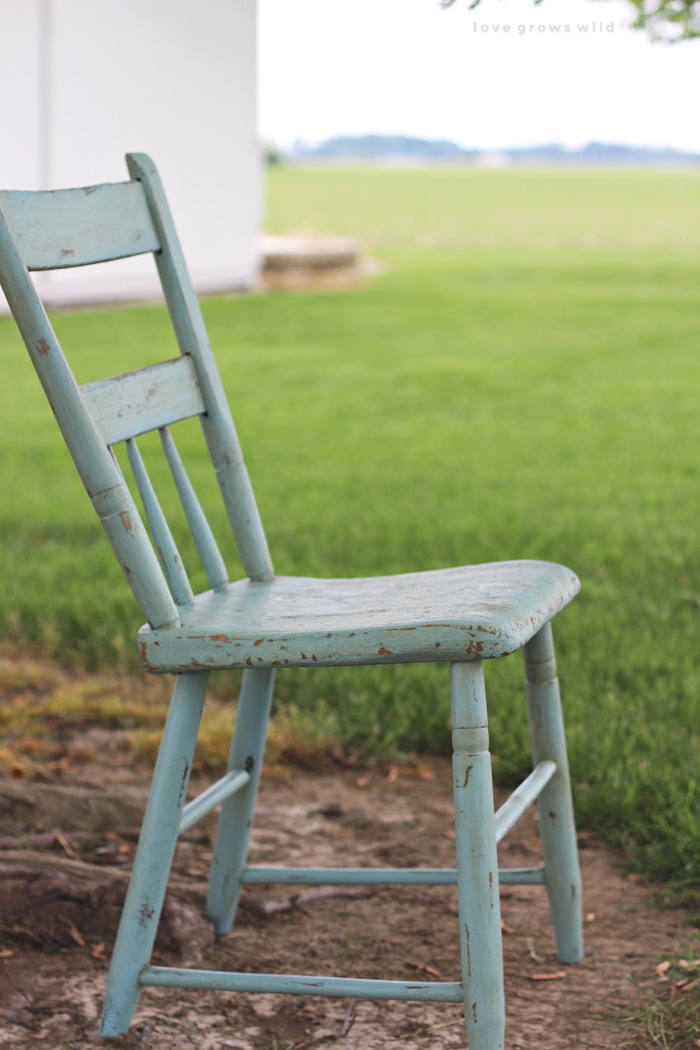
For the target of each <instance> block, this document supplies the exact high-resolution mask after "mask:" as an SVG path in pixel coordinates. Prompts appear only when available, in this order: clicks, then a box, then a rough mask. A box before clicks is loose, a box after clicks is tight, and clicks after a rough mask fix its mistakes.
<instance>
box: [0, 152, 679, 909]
mask: <svg viewBox="0 0 700 1050" xmlns="http://www.w3.org/2000/svg"><path fill="white" fill-rule="evenodd" d="M266 226H267V229H269V230H270V231H271V232H273V231H274V232H291V231H307V232H316V233H333V234H350V235H355V236H358V237H359V238H360V239H361V241H362V242H363V245H364V247H365V250H366V251H367V252H368V253H369V254H371V255H373V256H374V257H375V258H377V259H379V261H380V262H382V263H383V266H384V272H382V273H380V274H379V275H377V276H375V277H373V278H371V279H369V280H368V281H367V283H366V284H365V285H364V286H363V287H362V288H360V289H359V290H354V291H336V292H325V293H322V294H321V293H310V292H294V293H291V292H289V293H276V294H271V295H265V296H250V297H239V298H231V299H226V298H213V299H209V300H206V301H205V302H204V304H203V309H204V314H205V319H206V321H207V324H208V327H209V331H210V335H211V339H212V343H213V345H214V348H215V351H216V353H217V356H218V360H219V363H220V367H221V371H222V376H223V380H224V384H225V386H226V389H227V391H228V393H229V396H230V400H231V403H232V407H233V410H234V416H235V418H236V422H237V426H238V430H239V434H240V437H241V441H242V444H243V448H244V451H245V453H246V457H247V462H248V467H249V471H250V474H251V476H252V479H253V483H254V485H255V489H256V493H257V497H258V502H259V505H260V508H261V512H262V515H263V520H264V521H265V523H266V529H267V534H268V539H269V542H270V546H271V549H272V552H273V558H274V561H275V567H276V570H277V571H278V572H280V573H294V574H321V575H373V574H378V573H390V572H403V571H416V570H421V569H429V568H440V567H443V566H449V565H458V564H464V563H468V562H484V561H496V560H499V559H503V558H543V559H547V560H553V561H560V562H563V563H564V564H567V565H569V566H570V567H571V568H573V569H574V570H575V571H576V572H577V573H578V574H579V576H580V578H581V580H582V592H581V595H580V596H579V597H578V598H577V599H576V600H575V602H574V603H573V604H572V605H571V606H570V607H569V608H568V609H566V610H565V611H564V612H563V613H562V614H561V615H560V616H559V617H558V619H557V621H556V624H555V636H556V639H557V644H558V655H559V666H560V676H561V680H562V688H563V695H564V703H565V714H566V719H567V723H568V731H569V750H570V760H571V765H572V771H573V780H574V785H575V792H576V806H577V811H578V817H579V822H580V823H581V824H583V825H588V826H591V827H595V828H597V829H600V830H601V831H603V832H604V833H605V834H606V835H608V836H609V837H610V838H611V839H613V840H614V841H617V842H621V843H623V844H624V845H625V847H626V848H627V849H628V850H629V853H630V856H631V857H632V858H633V859H634V861H635V862H636V863H637V864H639V865H640V866H641V867H642V868H643V869H644V870H646V871H648V872H649V873H650V874H652V875H655V876H661V877H669V876H672V877H674V878H675V879H676V880H678V881H679V882H680V883H682V884H685V885H687V886H688V887H692V888H695V889H698V888H700V824H699V822H698V819H697V795H698V787H699V786H700V760H699V757H698V756H699V755H700V746H699V745H700V644H699V642H700V529H699V528H698V510H699V508H700V479H699V477H698V473H699V472H698V464H699V462H700V427H699V426H698V410H697V401H698V391H699V390H700V354H699V353H698V342H699V340H700V301H699V300H700V292H699V291H698V289H700V173H697V172H657V171H649V172H634V171H632V172H622V171H586V172H577V171H571V172H567V171H538V172H535V171H513V170H505V171H494V172H489V171H478V170H469V169H465V170H460V169H445V170H440V169H428V170H405V171H395V170H388V169H285V168H282V169H277V170H274V171H272V172H271V173H270V175H269V180H268V212H267V223H266ZM55 324H56V328H57V330H58V333H59V335H60V336H61V337H62V339H63V341H64V345H65V347H66V348H67V350H68V352H69V356H70V359H71V361H72V363H73V365H74V367H75V370H76V373H77V376H78V379H79V381H81V382H83V381H87V380H90V379H93V378H97V377H99V376H103V375H108V374H114V373H115V372H119V371H124V370H127V369H129V368H134V367H138V366H140V365H142V364H145V363H149V362H150V361H155V360H162V359H164V358H166V357H168V356H174V355H175V353H176V349H175V346H174V341H173V338H172V335H171V332H170V327H169V322H168V319H167V316H166V314H165V312H164V311H163V310H162V309H161V308H159V307H153V306H142V307H136V308H129V309H118V310H109V311H105V310H90V311H81V312H73V313H60V314H58V315H57V316H56V317H55ZM0 354H1V355H2V362H3V376H4V382H3V383H2V384H1V385H0V455H1V459H0V477H1V478H2V492H3V498H2V501H1V504H0V540H1V547H0V581H1V583H2V592H3V599H4V600H3V602H2V608H1V609H0V622H1V624H2V629H3V630H4V632H5V633H6V635H8V636H9V637H10V638H14V639H16V640H17V641H19V642H24V641H32V642H37V643H39V644H40V645H41V646H42V647H43V648H44V649H45V650H46V651H48V652H50V653H52V654H58V655H60V656H62V657H63V658H65V659H66V660H76V659H78V660H79V661H81V662H82V663H84V664H86V665H87V666H89V667H96V666H101V667H106V666H109V665H114V664H118V665H121V666H126V667H135V666H136V654H135V647H134V642H133V636H134V633H135V630H136V629H137V627H138V626H139V623H140V614H139V611H138V609H137V608H136V606H135V604H134V602H133V599H132V598H131V596H130V592H129V590H128V588H127V586H126V584H125V583H124V581H123V579H122V577H121V575H120V573H119V570H118V569H117V567H116V564H113V563H112V556H111V553H110V551H109V548H108V546H107V544H106V542H105V540H104V537H103V535H102V533H101V530H100V529H99V526H98V525H97V522H96V519H95V518H94V513H93V511H92V510H91V508H90V505H89V502H88V500H87V498H86V497H85V495H84V493H83V491H82V489H81V486H80V483H79V481H78V480H77V477H76V476H75V474H74V471H73V468H72V466H71V464H70V462H69V459H68V455H67V453H66V452H65V450H64V447H63V445H62V442H61V440H60V438H59V436H58V433H57V429H56V425H55V422H54V420H53V418H52V416H51V413H50V410H49V409H48V406H47V405H46V403H45V400H44V398H43V394H42V392H41V390H40V388H39V384H38V381H37V380H36V378H35V376H34V374H33V371H32V369H31V366H30V364H29V361H28V359H27V357H26V354H25V351H24V349H23V347H22V345H21V343H20V340H19V337H18V335H17V334H16V331H15V329H14V325H13V322H12V321H11V320H9V319H7V320H2V321H0ZM179 429H180V431H181V437H180V438H179V444H180V447H181V451H182V452H183V454H184V456H185V458H186V461H187V464H188V466H189V468H190V471H191V474H192V477H193V480H194V482H195V484H196V486H197V488H198V491H199V493H200V496H201V498H202V501H203V503H204V504H205V505H206V506H207V508H208V509H209V510H210V511H211V519H212V522H213V525H214V528H215V531H216V533H217V536H218V537H219V538H220V539H221V543H222V547H223V549H224V551H225V554H226V556H227V558H228V560H229V562H230V564H231V571H232V576H235V575H237V574H238V573H239V572H240V567H239V566H238V565H237V563H236V556H235V552H234V550H233V546H232V543H231V541H230V538H229V537H228V533H227V527H226V523H225V517H224V514H223V511H222V509H221V507H220V504H219V499H218V493H217V491H216V485H215V482H214V480H213V477H212V475H211V473H210V472H209V470H208V466H207V459H206V455H205V452H204V448H203V446H202V442H201V437H200V434H199V433H198V426H197V424H196V423H191V424H190V423H188V424H183V425H182V426H181V427H180V428H179ZM143 445H144V449H145V451H146V452H147V453H148V454H149V455H148V461H149V464H152V468H153V469H152V474H153V477H154V480H155V482H156V484H157V487H158V488H159V491H162V493H163V500H164V503H165V504H166V505H167V507H168V508H173V509H174V508H175V497H174V494H173V492H172V489H171V483H170V482H169V480H168V478H167V477H166V473H165V468H164V466H163V464H162V458H161V457H160V456H159V455H158V450H157V448H156V444H155V443H154V442H151V441H145V442H143ZM178 539H179V540H180V546H181V549H182V552H183V557H184V560H185V562H186V564H187V565H188V566H191V567H192V575H193V577H194V580H195V583H196V584H197V585H199V586H204V579H203V575H202V573H201V571H199V570H198V569H197V568H196V559H195V556H194V554H193V551H192V545H191V543H190V542H189V541H188V540H187V537H186V536H185V534H184V533H183V532H182V531H180V532H179V533H178ZM487 688H488V690H489V694H490V698H491V705H490V706H491V728H492V733H491V740H492V750H493V753H494V756H495V758H494V770H495V773H496V775H497V777H498V778H499V779H500V780H501V782H503V783H507V784H511V783H513V782H514V781H515V780H516V779H517V778H518V777H520V776H521V775H522V774H523V773H525V772H526V771H527V769H528V761H529V747H528V731H527V717H526V708H525V703H524V696H523V689H522V684H521V661H520V660H519V658H518V656H517V655H516V656H513V657H512V658H511V659H510V660H507V661H499V662H498V663H497V664H494V665H491V666H489V667H487ZM217 689H218V691H219V693H220V694H223V693H224V692H225V690H226V689H230V691H231V695H235V693H236V690H237V682H236V681H235V680H233V679H232V680H231V682H230V683H229V682H228V679H227V680H225V681H219V682H218V684H217ZM448 694H449V675H448V670H447V667H446V666H440V665H437V666H435V665H433V666H427V667H424V666H414V667H408V666H400V667H396V668H393V667H389V668H373V669H366V670H359V671H357V670H352V671H351V670H349V669H341V670H335V671H323V670H296V671H295V670H288V671H284V672H281V673H280V674H279V678H278V688H277V697H278V703H279V704H280V705H284V706H285V710H286V712H287V714H286V717H287V719H288V722H290V720H291V723H290V724H294V722H295V720H296V722H298V724H299V725H302V726H305V727H306V729H307V731H308V727H309V726H313V727H315V728H314V731H315V732H318V739H319V741H321V742H324V743H328V744H329V746H333V747H334V748H336V750H337V749H338V748H342V749H344V752H345V754H348V755H350V756H355V757H360V758H361V757H366V756H369V757H372V756H377V755H380V756H381V755H390V754H392V753H394V752H395V751H396V750H403V751H408V750H419V749H426V750H444V749H447V748H448V747H449V726H448V713H449V695H448Z"/></svg>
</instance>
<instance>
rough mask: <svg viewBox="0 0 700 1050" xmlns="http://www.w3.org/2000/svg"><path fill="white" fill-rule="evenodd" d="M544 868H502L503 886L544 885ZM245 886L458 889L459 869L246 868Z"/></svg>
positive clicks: (499, 876) (243, 878)
mask: <svg viewBox="0 0 700 1050" xmlns="http://www.w3.org/2000/svg"><path fill="white" fill-rule="evenodd" d="M544 881H545V878H544V868H499V870H498V882H499V884H500V885H501V886H524V885H528V886H534V885H543V884H544ZM241 882H242V883H243V885H244V886H456V885H457V869H456V868H262V867H254V868H244V869H243V871H242V872H241Z"/></svg>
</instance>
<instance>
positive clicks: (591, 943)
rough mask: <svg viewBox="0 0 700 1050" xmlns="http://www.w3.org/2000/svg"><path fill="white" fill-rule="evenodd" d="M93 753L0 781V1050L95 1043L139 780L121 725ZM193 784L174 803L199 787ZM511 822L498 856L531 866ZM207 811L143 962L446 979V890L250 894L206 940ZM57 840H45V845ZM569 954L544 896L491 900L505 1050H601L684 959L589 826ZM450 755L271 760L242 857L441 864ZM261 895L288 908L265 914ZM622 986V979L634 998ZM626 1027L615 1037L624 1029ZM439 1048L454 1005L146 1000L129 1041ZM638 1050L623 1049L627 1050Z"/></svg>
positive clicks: (678, 926)
mask: <svg viewBox="0 0 700 1050" xmlns="http://www.w3.org/2000/svg"><path fill="white" fill-rule="evenodd" d="M75 732H76V740H75V741H74V747H78V746H80V747H81V748H82V749H83V750H84V752H85V753H86V754H88V755H92V756H94V758H93V759H92V760H90V761H86V762H84V763H82V764H76V765H74V766H71V765H70V764H68V765H67V767H66V769H65V770H64V772H63V774H62V779H61V781H60V783H59V782H51V781H49V782H47V783H37V782H33V781H32V782H30V781H27V780H26V779H23V780H15V779H12V778H11V777H5V778H0V1047H2V1048H3V1050H38V1048H41V1050H92V1048H97V1047H99V1046H104V1045H105V1044H104V1043H103V1042H102V1041H100V1040H99V1039H98V1037H97V1019H98V1014H99V1010H100V1006H101V999H102V995H103V991H104V983H105V978H106V973H107V966H108V961H109V955H110V949H111V943H112V940H113V937H114V934H115V930H116V923H117V919H118V914H119V908H120V906H121V901H122V899H123V894H124V889H125V885H126V881H127V878H128V869H129V867H130V863H131V859H132V856H133V851H134V845H135V839H136V835H137V827H138V823H139V818H140V812H141V810H142V808H143V805H144V801H145V795H146V791H147V781H148V772H147V771H145V770H144V769H142V768H139V767H138V766H136V765H135V764H134V762H133V760H132V759H131V758H130V757H129V755H128V754H127V753H125V752H124V751H123V750H120V748H119V743H120V731H118V730H116V731H108V730H103V729H96V728H92V729H88V730H86V731H83V732H82V735H81V734H79V733H78V731H77V730H76V731H75ZM202 786H203V785H202V784H193V785H192V789H191V792H192V793H193V792H194V790H195V789H196V788H201V787H202ZM533 816H534V815H533V813H532V812H530V813H528V814H526V816H525V817H524V818H523V820H522V821H521V822H520V824H519V825H518V826H517V827H516V829H515V830H514V831H513V832H512V833H511V834H510V835H509V836H508V838H507V839H506V841H505V843H504V844H503V846H502V848H501V863H502V864H503V865H505V866H507V865H511V866H523V865H530V864H537V863H539V840H538V828H537V822H536V820H535V819H533ZM214 829H215V817H214V815H211V816H210V817H209V818H207V820H206V821H205V822H203V823H202V824H200V825H199V826H198V827H197V828H196V829H193V830H192V831H191V832H190V833H189V834H188V835H187V836H186V837H185V838H184V840H183V841H182V843H181V845H180V846H179V847H178V854H177V859H176V864H175V868H174V872H173V876H172V879H171V892H170V894H169V903H168V905H167V907H166V912H165V917H164V922H163V924H162V934H161V936H160V937H159V941H158V943H157V948H156V956H155V958H156V961H158V962H161V963H164V964H169V965H173V964H178V965H181V964H185V965H193V964H194V965H202V966H205V967H208V968H217V969H236V970H245V971H256V970H257V971H268V972H287V973H320V974H327V975H338V976H343V975H345V976H349V975H353V976H359V975H361V976H366V977H384V978H394V979H403V980H406V979H410V978H411V977H415V978H417V979H421V980H429V979H431V978H434V979H438V978H439V979H442V980H459V955H458V938H457V921H456V915H457V901H456V892H455V891H454V890H452V889H451V888H408V889H393V888H372V889H369V890H368V889H366V888H363V889H362V890H358V889H353V890H345V891H340V892H341V894H342V895H340V896H333V897H328V898H325V899H323V898H322V899H316V900H312V901H310V902H308V903H303V902H299V901H295V900H293V898H292V897H291V896H290V894H289V891H288V890H287V889H285V888H279V889H269V890H262V889H257V888H256V889H255V890H254V889H252V888H251V889H249V890H247V891H246V893H245V895H244V900H243V904H242V907H241V910H240V912H239V916H238V920H237V923H236V926H235V928H234V931H233V933H232V934H231V935H229V936H228V937H227V938H224V939H223V940H220V941H218V942H217V941H215V940H214V938H213V936H212V934H211V932H210V929H209V927H208V925H207V923H206V922H205V920H204V919H203V918H202V903H203V899H204V894H205V891H206V873H207V869H208V862H209V859H210V857H211V850H212V836H213V831H214ZM57 832H58V834H57ZM580 846H581V861H582V868H583V884H584V894H585V898H584V911H585V914H586V930H585V932H586V957H585V960H584V961H583V963H582V964H581V965H579V966H577V967H563V966H561V965H560V964H559V963H558V961H557V958H556V953H555V949H554V941H553V936H552V930H551V926H550V923H549V917H548V910H547V901H546V893H545V891H544V889H543V888H542V887H506V888H504V889H503V891H502V894H501V897H502V908H503V922H504V950H505V969H506V990H507V1010H508V1034H507V1042H506V1045H507V1047H508V1048H509V1050H564V1048H569V1047H593V1048H596V1050H608V1048H610V1050H612V1048H618V1047H621V1046H623V1045H626V1044H625V1038H626V1036H625V1034H624V1032H622V1033H621V1031H620V1029H619V1027H618V1026H617V1025H616V1024H615V1023H614V1020H611V1017H613V1015H614V1014H615V1008H616V1007H617V1008H623V1009H622V1014H623V1015H624V1013H625V1008H626V1004H628V1003H629V1002H630V999H631V998H634V997H635V996H639V995H641V994H642V990H644V989H648V988H655V989H658V987H659V985H658V983H657V982H658V975H657V974H656V973H655V972H654V967H655V965H656V964H657V963H658V962H659V961H660V960H661V959H664V958H665V957H667V956H669V955H674V954H675V955H678V954H683V953H687V952H688V951H691V950H692V948H689V945H690V944H691V941H692V938H693V931H692V930H691V929H690V927H689V926H688V925H687V924H686V918H685V915H684V913H683V912H682V911H680V910H671V909H660V908H659V907H658V906H657V904H656V901H655V899H654V898H653V897H652V895H651V893H650V891H648V890H647V889H645V888H644V887H643V885H642V884H641V883H640V882H639V881H637V880H636V879H634V878H631V877H630V876H629V875H627V874H626V873H625V871H624V869H623V867H622V866H621V865H620V863H619V859H617V858H615V857H614V856H612V855H611V854H610V853H609V852H607V851H606V850H604V849H603V848H601V846H600V844H599V843H598V842H597V841H596V839H595V837H593V836H591V835H590V834H589V833H584V834H582V835H581V840H580ZM453 851H454V832H453V830H452V805H451V798H450V774H449V766H448V763H447V762H444V761H441V760H429V761H426V762H425V763H422V764H421V763H419V762H418V761H414V762H413V764H411V765H407V766H405V767H403V768H398V767H397V768H393V769H390V770H387V769H383V770H374V771H370V772H366V771H357V770H355V771H340V772H331V773H326V774H322V775H309V774H308V773H305V772H301V771H298V770H289V769H284V768H279V767H277V768H273V769H272V770H271V771H270V773H269V774H268V776H267V777H266V779H265V780H264V783H263V787H262V790H261V797H260V808H259V811H258V817H257V820H256V825H255V829H254V832H253V845H252V861H253V862H254V863H273V864H280V863H286V864H307V865H314V866H317V865H333V864H336V865H337V864H349V865H354V866H359V865H370V866H371V865H375V866H385V865H397V866H400V865H406V866H414V865H415V866H425V865H436V866H451V865H452V863H453ZM273 900H278V901H286V903H287V904H288V905H289V907H287V909H286V910H276V911H274V910H270V909H269V903H270V902H271V901H273ZM631 982H637V984H638V986H639V988H635V986H634V984H633V983H631ZM628 1034H629V1033H628ZM336 1043H338V1044H339V1046H342V1047H344V1048H345V1050H374V1048H377V1050H378V1048H380V1047H381V1048H382V1050H394V1048H396V1050H398V1048H399V1047H401V1050H423V1048H425V1050H428V1048H430V1050H437V1048H441V1047H445V1048H448V1047H454V1048H457V1047H466V1045H467V1043H466V1036H465V1033H464V1028H463V1024H462V1021H461V1012H460V1010H459V1008H458V1007H457V1006H452V1005H447V1006H442V1005H435V1004H428V1005H424V1004H409V1003H383V1002H373V1001H360V1002H357V1003H351V1002H349V1001H347V1000H331V999H325V1000H324V999H310V998H296V997H289V996H256V997H253V996H247V995H241V996H234V995H231V994H227V993H218V992H217V993H201V992H186V991H179V990H178V991H171V990H162V989H149V990H147V991H146V992H145V993H144V995H143V997H142V1001H141V1005H140V1007H139V1010H138V1012H137V1015H136V1019H135V1022H134V1025H133V1027H132V1030H131V1032H130V1033H129V1035H128V1036H125V1037H122V1038H120V1039H117V1040H115V1041H114V1042H113V1043H111V1044H109V1045H113V1046H114V1047H115V1048H122V1047H124V1048H127V1047H131V1048H136V1047H139V1048H142V1050H143V1048H146V1047H150V1048H151V1050H184V1048H190V1047H195V1048H197V1050H225V1048H226V1050H228V1048H231V1050H233V1048H236V1050H291V1048H295V1050H302V1048H307V1047H313V1046H316V1045H321V1044H327V1045H334V1044H336ZM635 1045H637V1046H640V1045H643V1044H640V1043H639V1042H637V1043H636V1044H635Z"/></svg>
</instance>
